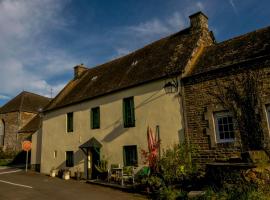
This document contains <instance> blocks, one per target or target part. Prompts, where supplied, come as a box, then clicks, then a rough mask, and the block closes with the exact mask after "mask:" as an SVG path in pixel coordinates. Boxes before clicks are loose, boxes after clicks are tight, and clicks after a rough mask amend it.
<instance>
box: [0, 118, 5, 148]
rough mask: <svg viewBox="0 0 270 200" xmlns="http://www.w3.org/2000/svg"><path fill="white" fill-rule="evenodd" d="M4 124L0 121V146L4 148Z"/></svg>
mask: <svg viewBox="0 0 270 200" xmlns="http://www.w3.org/2000/svg"><path fill="white" fill-rule="evenodd" d="M4 137H5V123H4V121H3V120H1V119H0V146H4Z"/></svg>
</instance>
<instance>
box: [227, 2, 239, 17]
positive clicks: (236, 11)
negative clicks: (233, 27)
mask: <svg viewBox="0 0 270 200" xmlns="http://www.w3.org/2000/svg"><path fill="white" fill-rule="evenodd" d="M229 3H230V4H231V6H232V8H233V11H234V12H235V14H238V10H237V7H236V6H235V3H234V0H229Z"/></svg>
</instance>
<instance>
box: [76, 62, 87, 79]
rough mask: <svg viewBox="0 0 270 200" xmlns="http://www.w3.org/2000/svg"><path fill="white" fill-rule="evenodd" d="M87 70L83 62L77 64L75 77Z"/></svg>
mask: <svg viewBox="0 0 270 200" xmlns="http://www.w3.org/2000/svg"><path fill="white" fill-rule="evenodd" d="M86 70H87V68H86V67H85V66H84V65H83V64H80V65H76V66H75V67H74V78H75V79H77V78H79V77H80V76H81V75H82V74H83V72H84V71H86Z"/></svg>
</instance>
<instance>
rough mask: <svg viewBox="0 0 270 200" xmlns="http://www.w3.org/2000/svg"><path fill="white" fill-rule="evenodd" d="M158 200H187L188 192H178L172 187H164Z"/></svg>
mask: <svg viewBox="0 0 270 200" xmlns="http://www.w3.org/2000/svg"><path fill="white" fill-rule="evenodd" d="M158 199H160V200H175V199H187V192H185V191H182V190H177V189H174V188H172V187H163V188H161V189H160V192H159V196H158Z"/></svg>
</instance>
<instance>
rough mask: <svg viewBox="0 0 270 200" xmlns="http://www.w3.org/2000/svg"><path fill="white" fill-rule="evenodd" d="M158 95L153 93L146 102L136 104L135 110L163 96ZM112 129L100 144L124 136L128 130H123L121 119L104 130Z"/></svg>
mask: <svg viewBox="0 0 270 200" xmlns="http://www.w3.org/2000/svg"><path fill="white" fill-rule="evenodd" d="M158 93H159V91H157V92H155V93H154V94H153V95H151V96H150V97H149V98H147V99H146V100H144V101H143V102H141V103H140V104H138V105H137V106H135V110H137V109H139V108H141V107H143V106H145V105H147V104H148V103H151V102H152V101H155V100H156V99H159V98H161V97H162V96H164V95H165V94H161V95H159V96H156V95H157V94H158ZM112 126H113V127H114V128H113V130H112V131H110V132H109V133H108V134H107V135H106V136H105V137H104V138H103V140H102V142H111V141H113V140H114V139H116V138H117V137H119V136H121V135H122V134H124V133H125V132H127V131H128V128H124V125H123V123H122V120H121V119H118V120H117V121H116V122H115V123H113V124H111V125H109V126H107V127H106V128H105V129H107V128H110V127H112Z"/></svg>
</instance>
